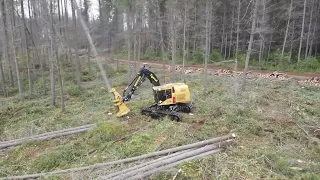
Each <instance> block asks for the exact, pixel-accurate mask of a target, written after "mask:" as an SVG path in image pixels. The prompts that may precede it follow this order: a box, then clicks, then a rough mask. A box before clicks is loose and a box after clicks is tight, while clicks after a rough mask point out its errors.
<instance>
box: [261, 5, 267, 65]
mask: <svg viewBox="0 0 320 180" xmlns="http://www.w3.org/2000/svg"><path fill="white" fill-rule="evenodd" d="M262 3H263V10H262V27H265V14H266V0H262ZM260 36H261V39H260V51H259V63H261V60H262V58H263V54H264V52H263V47H264V39H265V38H264V32H261V35H260Z"/></svg>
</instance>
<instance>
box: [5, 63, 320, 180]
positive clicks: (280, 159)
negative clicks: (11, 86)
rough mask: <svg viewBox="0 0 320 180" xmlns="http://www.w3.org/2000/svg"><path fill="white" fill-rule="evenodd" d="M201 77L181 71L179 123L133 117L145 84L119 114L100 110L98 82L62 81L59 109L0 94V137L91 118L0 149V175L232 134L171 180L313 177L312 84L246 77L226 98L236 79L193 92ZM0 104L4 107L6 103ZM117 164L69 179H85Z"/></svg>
mask: <svg viewBox="0 0 320 180" xmlns="http://www.w3.org/2000/svg"><path fill="white" fill-rule="evenodd" d="M113 66H114V65H113ZM155 71H158V70H155ZM159 72H160V71H159ZM157 75H158V72H157ZM110 77H111V79H112V84H113V85H114V86H115V87H116V89H117V90H119V91H120V90H122V89H123V88H124V86H125V85H126V83H127V80H126V77H127V75H125V74H123V73H120V74H118V75H117V76H114V75H111V76H110ZM159 78H160V79H161V78H162V77H161V74H159ZM202 79H203V77H202V76H201V75H200V76H193V75H190V76H188V78H187V83H188V84H189V86H190V90H191V93H192V98H193V101H194V104H195V107H196V109H195V111H194V112H193V114H194V115H193V116H192V115H187V114H185V115H184V119H183V121H182V122H173V121H170V120H169V119H167V118H165V119H164V120H162V121H157V120H151V119H150V118H148V117H145V116H142V115H140V109H141V108H143V107H145V106H147V105H149V104H150V105H151V104H152V103H153V95H152V90H151V84H149V83H148V81H146V83H144V84H143V85H142V86H141V87H140V88H139V89H138V90H137V91H136V93H135V96H134V98H133V99H132V100H131V101H130V102H129V103H127V104H128V106H129V107H130V108H131V110H132V111H131V113H130V114H129V116H128V117H124V118H120V119H117V118H115V117H114V116H113V115H112V116H109V115H106V114H104V112H105V111H106V112H114V108H113V105H112V103H111V101H110V100H111V97H110V95H109V93H108V92H107V91H106V90H105V89H103V88H101V87H103V83H102V82H101V81H100V80H99V79H96V80H95V81H91V82H85V83H84V84H83V88H82V89H79V88H78V87H77V86H75V85H74V84H73V83H66V90H67V101H66V104H67V106H66V107H67V111H66V112H65V113H61V110H60V108H59V106H58V107H53V106H52V105H50V97H49V96H45V95H39V96H34V97H32V98H28V99H23V100H19V99H18V98H17V97H11V98H7V99H0V107H1V108H0V117H1V119H0V123H1V124H0V125H1V126H0V138H1V139H13V138H18V137H24V136H29V135H33V134H38V133H42V132H46V131H53V130H59V129H64V128H67V127H75V126H79V125H83V124H87V123H97V124H98V126H97V127H96V128H93V129H91V130H90V131H89V132H88V133H85V134H81V135H75V136H69V137H64V138H60V139H55V140H50V141H45V142H35V143H28V144H25V145H22V146H18V147H15V148H14V149H12V150H9V151H5V152H4V153H5V155H1V156H0V176H7V175H21V174H25V173H36V172H42V171H44V172H45V171H52V170H56V169H65V168H71V167H79V166H85V165H91V164H95V163H101V162H108V161H113V160H117V159H122V158H126V157H133V156H137V155H141V154H144V153H148V152H153V151H157V150H160V149H167V148H170V147H176V146H180V145H185V144H188V143H192V142H197V141H200V140H204V139H208V138H212V137H217V136H221V135H225V134H228V133H231V132H234V133H236V134H237V135H238V138H237V140H236V144H234V145H233V146H232V147H230V148H229V149H228V150H227V151H226V152H223V153H220V154H219V155H214V156H208V157H206V158H204V159H202V160H194V161H191V162H186V163H183V164H181V165H179V166H177V167H178V168H181V169H182V173H181V174H180V175H179V176H178V177H177V179H215V178H216V176H218V178H219V179H240V178H242V179H261V178H265V179H318V178H319V176H318V175H317V174H319V169H320V156H319V154H320V148H319V144H320V141H319V136H318V137H317V134H316V132H315V131H314V129H313V128H312V127H319V125H320V124H319V119H320V112H319V109H320V91H319V88H316V87H306V88H301V87H300V86H299V85H298V84H297V83H296V82H293V81H274V82H270V81H268V80H259V81H256V80H249V81H248V85H247V91H246V92H245V93H242V94H241V95H236V94H235V93H234V92H235V87H236V86H235V85H236V84H237V83H238V80H237V79H233V78H229V77H222V76H221V77H216V76H212V77H210V78H209V83H208V87H209V89H208V91H207V92H203V89H202V84H203V81H202ZM8 104H10V105H12V106H13V109H11V110H8V109H7V105H8ZM298 125H299V126H298ZM301 128H303V129H304V130H302V129H301ZM304 131H306V132H307V133H308V135H306V134H305V132H304ZM121 167H126V166H121ZM121 167H114V168H113V169H110V171H109V170H108V171H105V172H101V171H98V172H96V173H95V172H92V173H87V174H81V173H79V175H78V176H79V177H81V178H85V177H95V176H97V175H99V174H104V173H106V172H113V171H115V170H119V169H121ZM173 175H174V174H170V173H159V174H157V175H155V176H153V177H152V179H172V177H173ZM58 178H59V177H58Z"/></svg>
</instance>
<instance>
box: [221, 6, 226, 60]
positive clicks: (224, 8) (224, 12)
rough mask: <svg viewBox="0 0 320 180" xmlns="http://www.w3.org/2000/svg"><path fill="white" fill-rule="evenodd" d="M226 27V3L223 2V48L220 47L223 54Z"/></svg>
mask: <svg viewBox="0 0 320 180" xmlns="http://www.w3.org/2000/svg"><path fill="white" fill-rule="evenodd" d="M225 26H226V2H225V1H223V25H222V36H221V47H220V52H221V54H222V53H223V45H224V41H225V37H224V32H225ZM224 58H225V57H224Z"/></svg>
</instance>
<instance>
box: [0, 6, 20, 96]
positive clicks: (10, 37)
mask: <svg viewBox="0 0 320 180" xmlns="http://www.w3.org/2000/svg"><path fill="white" fill-rule="evenodd" d="M6 3H7V1H5V2H3V7H5V8H4V10H5V11H6V9H7V8H6V6H7V4H6ZM7 7H8V6H7ZM8 12H9V17H11V14H12V10H9V11H8ZM5 14H6V13H5ZM5 18H6V16H4V17H3V19H5ZM4 26H5V27H7V28H5V29H9V30H10V31H9V32H7V35H6V36H7V37H8V38H7V40H8V42H7V43H8V57H9V59H13V62H14V65H15V70H16V76H17V82H18V89H19V97H20V98H22V86H21V82H20V72H19V66H18V61H17V57H16V49H15V45H14V42H15V41H14V35H13V31H14V29H13V27H12V26H11V22H10V20H8V21H6V23H4Z"/></svg>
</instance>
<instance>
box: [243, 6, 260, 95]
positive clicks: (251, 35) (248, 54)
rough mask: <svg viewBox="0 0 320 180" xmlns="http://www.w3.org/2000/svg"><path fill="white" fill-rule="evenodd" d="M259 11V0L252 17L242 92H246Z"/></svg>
mask: <svg viewBox="0 0 320 180" xmlns="http://www.w3.org/2000/svg"><path fill="white" fill-rule="evenodd" d="M257 11H258V0H255V6H254V9H253V17H252V26H251V32H250V40H249V46H248V52H247V57H246V64H245V68H244V71H243V81H242V86H241V90H242V91H244V90H245V85H246V78H247V72H248V66H249V61H250V56H251V52H252V43H253V36H254V34H255V31H256V19H257Z"/></svg>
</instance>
